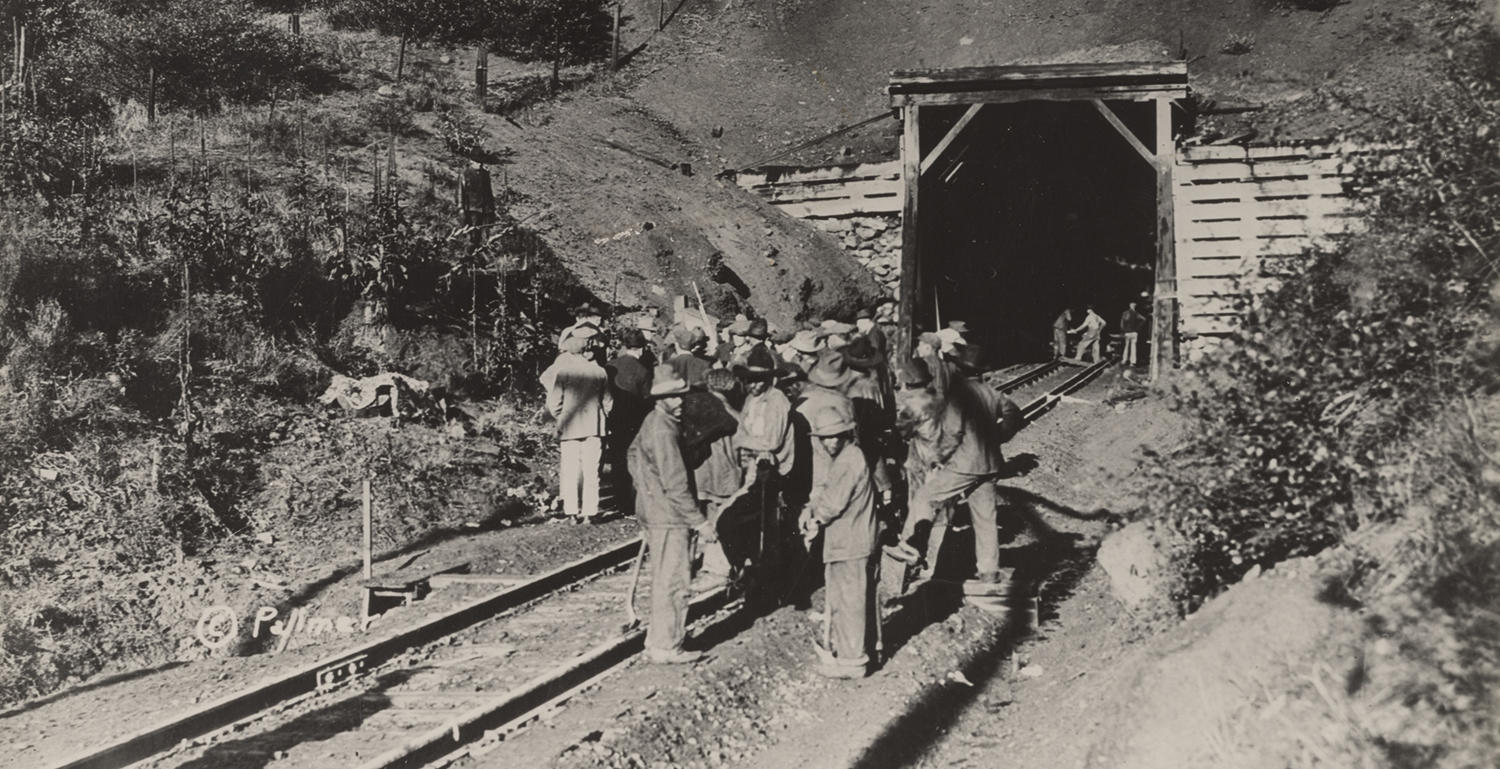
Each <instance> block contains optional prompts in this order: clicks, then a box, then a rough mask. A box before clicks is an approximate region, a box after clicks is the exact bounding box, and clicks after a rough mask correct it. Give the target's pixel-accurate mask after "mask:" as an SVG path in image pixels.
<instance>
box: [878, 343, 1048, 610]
mask: <svg viewBox="0 0 1500 769" xmlns="http://www.w3.org/2000/svg"><path fill="white" fill-rule="evenodd" d="M962 349H963V353H962V355H961V357H960V360H959V364H960V367H961V369H962V370H965V371H966V372H967V373H971V374H972V373H977V368H978V366H977V364H978V360H979V351H978V349H977V348H975V347H973V346H968V347H965V348H962ZM1020 424H1021V410H1020V409H1019V408H1018V407H1017V406H1016V404H1015V403H1014V402H1012V401H1011V400H1010V399H1009V398H1007V397H1005V396H1004V395H1001V394H1000V393H998V392H996V391H995V390H994V388H992V387H990V386H989V385H986V384H985V383H984V382H983V381H980V380H978V379H975V378H970V377H967V376H960V377H958V378H955V379H954V380H953V381H952V382H951V383H950V386H949V390H948V393H947V397H946V399H945V402H944V403H943V405H942V411H941V413H940V415H939V417H938V432H937V436H936V444H935V446H934V451H933V454H932V457H931V459H932V461H933V465H932V467H931V469H930V470H929V471H928V473H927V478H926V481H925V482H923V484H922V487H921V488H920V489H919V490H918V491H917V493H915V494H913V495H912V499H911V511H910V513H909V514H908V515H907V518H906V525H905V527H904V528H903V530H902V532H901V540H902V542H903V543H906V544H908V545H910V544H911V543H912V542H913V540H916V539H919V538H920V537H921V534H922V530H923V529H930V528H931V527H932V522H933V519H934V517H935V516H936V509H937V507H938V506H940V505H942V504H945V503H947V502H950V501H953V500H959V499H963V498H964V497H968V505H969V514H970V516H971V517H972V518H973V520H974V562H975V570H976V572H977V575H976V576H975V579H974V581H975V582H976V583H979V584H981V585H993V584H996V583H998V582H999V581H1000V535H999V530H998V528H997V526H996V502H997V496H998V493H997V491H996V489H995V480H996V479H997V478H999V477H1000V474H1001V473H1002V472H1003V471H1004V469H1005V458H1004V457H1003V456H1002V455H1001V453H1000V446H1001V444H1003V443H1005V442H1006V441H1007V440H1009V439H1010V438H1011V436H1012V435H1014V434H1015V432H1016V430H1018V429H1020ZM893 555H895V553H893Z"/></svg>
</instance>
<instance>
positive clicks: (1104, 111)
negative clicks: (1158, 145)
mask: <svg viewBox="0 0 1500 769" xmlns="http://www.w3.org/2000/svg"><path fill="white" fill-rule="evenodd" d="M1089 103H1090V104H1093V105H1094V109H1097V110H1099V114H1100V115H1103V116H1104V119H1105V120H1106V121H1108V122H1109V124H1110V125H1111V126H1113V127H1114V129H1115V130H1116V131H1118V132H1119V134H1120V135H1121V136H1123V137H1125V141H1126V142H1127V143H1129V144H1130V146H1131V148H1132V149H1134V150H1135V152H1136V154H1137V155H1140V156H1141V157H1142V158H1145V160H1146V162H1147V163H1152V164H1155V163H1156V155H1155V154H1153V153H1152V152H1151V150H1148V149H1146V145H1144V144H1142V143H1141V140H1140V139H1139V138H1137V137H1136V135H1135V132H1134V131H1132V130H1130V128H1128V127H1127V126H1126V125H1125V124H1124V123H1123V122H1121V121H1120V117H1119V116H1118V115H1116V114H1115V111H1114V110H1112V109H1110V108H1109V107H1108V106H1107V105H1105V103H1104V102H1102V101H1099V100H1098V99H1094V100H1092V101H1090V102H1089Z"/></svg>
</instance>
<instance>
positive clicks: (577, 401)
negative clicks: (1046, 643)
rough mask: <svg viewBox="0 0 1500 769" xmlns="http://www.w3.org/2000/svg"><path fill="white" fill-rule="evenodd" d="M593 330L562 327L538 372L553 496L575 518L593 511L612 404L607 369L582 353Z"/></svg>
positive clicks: (583, 518)
mask: <svg viewBox="0 0 1500 769" xmlns="http://www.w3.org/2000/svg"><path fill="white" fill-rule="evenodd" d="M598 333H599V330H598V328H596V327H595V326H593V325H591V324H588V323H585V324H581V325H578V326H575V327H573V328H571V329H569V330H567V331H565V332H563V338H562V341H561V343H560V344H559V345H558V346H559V348H560V350H561V352H559V353H558V355H557V359H556V360H554V361H553V362H552V365H551V366H549V367H548V368H547V370H546V371H544V372H542V376H541V384H542V387H543V388H545V389H546V391H547V411H548V412H549V413H551V414H552V417H553V418H554V419H556V420H557V439H558V442H559V448H560V451H559V454H560V455H561V456H560V458H559V460H558V468H557V475H558V480H559V483H560V485H561V487H562V488H561V490H560V491H559V496H561V497H562V500H563V511H564V512H565V513H566V514H567V515H568V517H569V518H572V519H573V521H574V522H575V523H581V522H585V521H592V520H593V519H594V518H595V517H596V516H598V515H599V460H600V456H601V451H602V443H603V439H604V436H605V435H607V434H608V432H609V431H608V429H607V424H606V419H607V416H608V414H609V410H610V408H611V407H612V406H613V405H614V396H613V395H612V394H611V393H610V388H609V374H608V373H607V372H606V371H605V370H604V367H603V366H600V365H599V364H597V363H595V362H593V361H592V360H589V359H588V357H587V355H586V352H587V349H588V347H589V345H590V344H591V343H592V342H591V340H592V339H593V338H594V337H596V336H597V335H598ZM580 494H581V497H582V498H581V499H580Z"/></svg>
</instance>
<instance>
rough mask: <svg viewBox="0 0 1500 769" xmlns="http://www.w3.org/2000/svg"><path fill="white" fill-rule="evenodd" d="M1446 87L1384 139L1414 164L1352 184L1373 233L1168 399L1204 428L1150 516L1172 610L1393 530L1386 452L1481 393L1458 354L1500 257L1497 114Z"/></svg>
mask: <svg viewBox="0 0 1500 769" xmlns="http://www.w3.org/2000/svg"><path fill="white" fill-rule="evenodd" d="M1461 85H1462V86H1463V87H1464V88H1465V90H1467V94H1466V95H1467V97H1468V98H1466V99H1463V100H1457V101H1455V102H1452V103H1442V104H1431V105H1424V111H1423V112H1421V113H1413V114H1411V115H1409V116H1407V120H1408V122H1407V123H1405V124H1404V125H1403V126H1402V127H1400V128H1398V129H1397V130H1396V131H1395V132H1393V134H1392V135H1391V136H1389V137H1387V138H1390V139H1394V140H1396V141H1397V142H1402V143H1407V142H1409V143H1410V146H1411V149H1409V150H1408V151H1405V152H1402V153H1399V154H1397V155H1396V156H1395V157H1394V159H1393V160H1391V161H1389V162H1388V163H1387V164H1386V165H1384V166H1372V169H1371V171H1370V173H1369V174H1368V175H1367V177H1366V179H1365V180H1364V181H1363V184H1365V185H1366V186H1367V187H1368V188H1370V189H1373V190H1375V194H1374V195H1373V196H1370V199H1371V200H1372V202H1373V204H1374V209H1373V216H1372V219H1371V228H1370V231H1369V232H1368V233H1367V234H1365V235H1363V236H1361V237H1359V238H1357V239H1355V240H1353V241H1352V242H1350V243H1348V244H1347V245H1345V246H1344V247H1342V248H1340V249H1338V250H1336V251H1333V252H1330V253H1322V254H1312V255H1309V257H1308V258H1307V260H1306V261H1305V264H1306V266H1305V268H1303V269H1302V270H1301V271H1300V272H1298V273H1297V274H1295V275H1292V276H1288V277H1287V278H1286V279H1285V281H1284V283H1283V285H1282V287H1281V288H1280V289H1278V290H1276V291H1274V292H1272V293H1270V294H1269V295H1267V296H1265V297H1264V298H1263V300H1261V301H1260V302H1259V304H1258V305H1257V306H1256V307H1254V308H1251V309H1253V311H1252V312H1250V314H1249V316H1248V318H1247V322H1246V324H1245V326H1244V328H1243V329H1241V331H1240V332H1239V333H1238V334H1236V336H1235V337H1234V338H1233V339H1231V340H1229V341H1228V342H1226V343H1225V344H1224V345H1223V347H1222V348H1221V349H1220V350H1218V351H1217V352H1216V353H1215V354H1213V355H1212V356H1210V357H1208V358H1206V359H1205V360H1204V361H1203V362H1201V363H1200V364H1198V365H1195V366H1194V367H1192V368H1191V369H1190V374H1189V376H1188V377H1187V378H1186V379H1185V380H1184V382H1183V383H1181V384H1180V385H1179V394H1180V395H1181V397H1182V403H1183V405H1184V407H1185V408H1186V409H1187V410H1189V411H1190V412H1191V413H1192V414H1194V415H1195V416H1196V417H1197V418H1198V419H1199V421H1200V422H1201V425H1202V428H1201V430H1200V431H1199V432H1198V434H1197V437H1196V438H1195V439H1194V440H1193V441H1192V443H1191V444H1190V445H1189V446H1188V447H1187V448H1186V449H1185V450H1184V451H1183V452H1181V453H1179V454H1178V455H1176V456H1175V457H1174V458H1173V461H1172V463H1171V464H1170V465H1169V464H1168V463H1166V462H1162V463H1160V465H1159V466H1158V467H1157V468H1156V470H1155V472H1156V473H1157V477H1158V478H1159V479H1160V484H1159V487H1158V494H1157V495H1156V497H1155V501H1154V509H1155V511H1156V512H1157V513H1159V514H1160V515H1162V516H1163V517H1165V518H1166V519H1167V520H1168V521H1169V522H1170V523H1171V524H1172V525H1173V526H1174V527H1175V528H1176V530H1177V531H1178V532H1179V533H1180V534H1181V536H1182V538H1183V541H1184V542H1185V543H1186V549H1185V551H1184V556H1183V562H1182V564H1181V565H1182V567H1183V571H1184V573H1185V575H1186V578H1187V581H1186V588H1185V590H1186V594H1185V595H1184V596H1183V598H1184V601H1185V602H1186V603H1188V604H1193V603H1196V602H1197V601H1200V600H1202V599H1203V598H1204V597H1205V596H1209V595H1212V594H1213V593H1214V592H1216V591H1217V590H1218V589H1219V588H1220V587H1221V586H1223V585H1225V584H1227V583H1232V582H1234V581H1236V580H1237V579H1238V578H1239V576H1240V575H1241V574H1243V573H1244V572H1245V571H1246V570H1248V569H1249V568H1251V566H1252V565H1257V564H1258V565H1262V566H1268V565H1271V564H1273V563H1275V562H1277V561H1280V560H1282V559H1285V558H1288V557H1294V556H1298V555H1303V554H1308V553H1313V552H1317V551H1319V550H1321V549H1323V548H1325V547H1327V546H1329V545H1331V544H1334V543H1337V542H1339V541H1341V540H1342V539H1343V537H1344V536H1345V534H1347V533H1348V532H1349V531H1351V530H1353V529H1356V528H1358V527H1360V526H1362V525H1364V524H1365V523H1368V522H1369V521H1371V520H1373V519H1379V518H1386V517H1390V516H1393V515H1396V514H1398V513H1399V511H1400V502H1399V500H1400V499H1401V498H1400V497H1399V496H1398V495H1395V494H1394V493H1393V492H1392V489H1391V488H1390V487H1389V484H1390V482H1391V478H1392V477H1393V474H1394V473H1395V470H1394V467H1395V466H1396V463H1397V462H1398V458H1399V452H1400V446H1401V443H1402V442H1403V441H1405V440H1406V439H1408V438H1409V437H1410V436H1411V435H1412V433H1413V430H1414V429H1416V428H1418V427H1420V426H1421V425H1422V424H1423V423H1424V422H1425V420H1427V419H1429V418H1431V417H1432V416H1433V415H1434V414H1436V413H1439V412H1440V411H1441V410H1442V409H1443V408H1445V406H1446V404H1447V403H1448V402H1449V401H1450V400H1452V399H1453V398H1455V397H1459V396H1461V395H1463V394H1464V393H1466V392H1469V391H1471V390H1472V388H1473V387H1475V386H1476V385H1478V384H1479V383H1480V382H1483V381H1486V378H1488V380H1490V381H1493V380H1494V377H1495V375H1494V374H1493V373H1492V372H1486V371H1484V370H1483V369H1482V368H1481V367H1477V366H1475V365H1474V363H1473V360H1472V359H1471V358H1470V356H1468V355H1467V354H1466V350H1467V349H1468V348H1469V346H1470V345H1471V344H1472V343H1473V341H1474V340H1475V338H1476V336H1477V333H1478V331H1479V330H1480V329H1481V328H1482V327H1483V323H1484V322H1485V320H1486V314H1485V312H1484V307H1483V300H1484V297H1485V289H1486V288H1487V287H1488V285H1489V282H1490V278H1491V276H1492V275H1493V270H1494V268H1493V267H1492V265H1491V264H1490V263H1489V262H1488V261H1487V260H1486V259H1485V258H1483V256H1484V254H1486V253H1494V252H1495V251H1496V250H1497V246H1500V222H1497V221H1496V220H1495V219H1494V217H1493V216H1491V215H1490V211H1491V210H1492V206H1491V203H1490V201H1489V199H1488V197H1487V196H1488V195H1489V193H1488V190H1491V189H1494V188H1495V187H1496V185H1500V158H1497V157H1496V155H1495V153H1494V150H1493V143H1492V140H1491V139H1490V138H1489V133H1490V130H1491V129H1490V121H1489V118H1488V117H1487V116H1488V115H1489V114H1493V111H1494V110H1495V108H1496V106H1497V105H1496V101H1495V98H1494V95H1493V92H1492V90H1491V89H1490V88H1489V87H1488V86H1487V85H1484V84H1480V83H1474V82H1468V83H1461ZM1390 163H1393V164H1394V165H1395V167H1394V168H1391V167H1390Z"/></svg>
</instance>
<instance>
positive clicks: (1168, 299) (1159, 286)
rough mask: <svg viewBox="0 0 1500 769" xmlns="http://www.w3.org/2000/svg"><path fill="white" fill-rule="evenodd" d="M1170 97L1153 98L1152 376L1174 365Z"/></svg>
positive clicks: (1173, 149) (1174, 255)
mask: <svg viewBox="0 0 1500 769" xmlns="http://www.w3.org/2000/svg"><path fill="white" fill-rule="evenodd" d="M1176 150H1177V147H1176V144H1175V143H1174V141H1173V138H1172V100H1171V99H1157V100H1156V296H1155V297H1154V300H1155V301H1154V304H1155V309H1154V312H1153V313H1152V318H1151V379H1152V380H1153V381H1155V380H1156V378H1157V377H1159V376H1161V374H1162V371H1163V369H1165V368H1166V367H1169V366H1176V365H1177V226H1176V222H1175V221H1174V218H1175V216H1176V214H1175V210H1174V207H1173V204H1172V166H1173V165H1175V164H1176V162H1177V158H1176V154H1177V152H1176Z"/></svg>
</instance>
